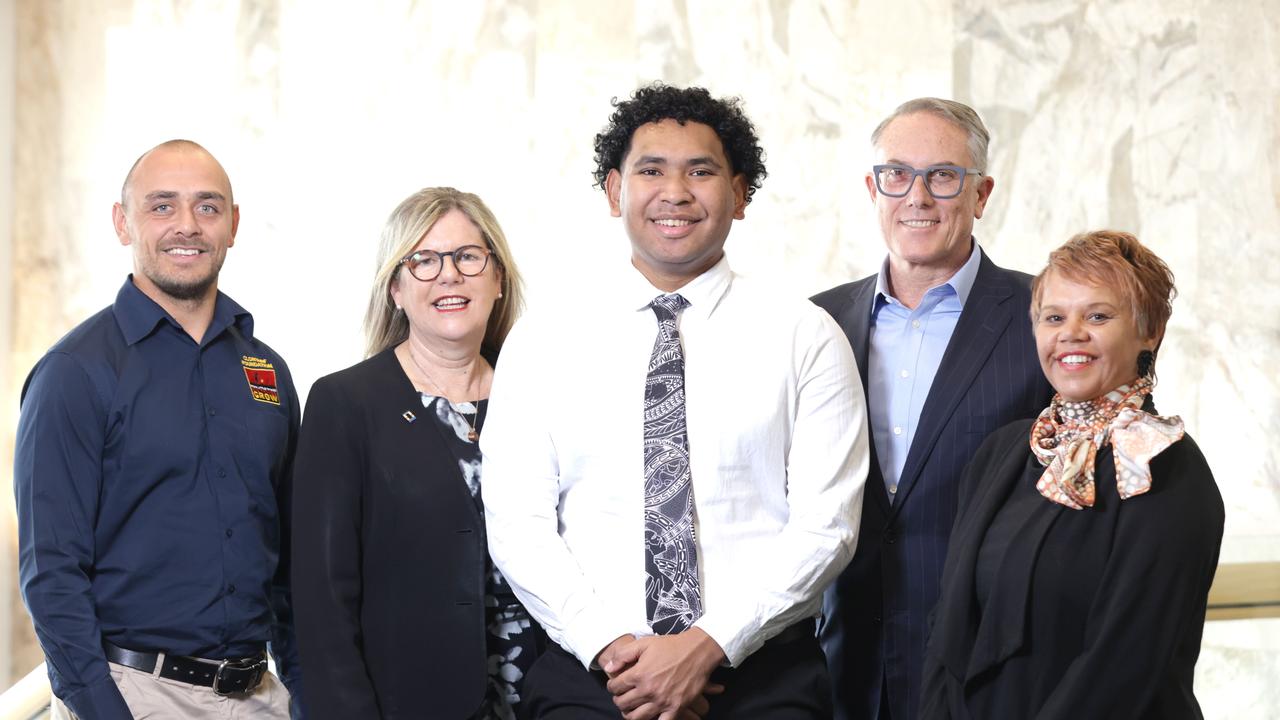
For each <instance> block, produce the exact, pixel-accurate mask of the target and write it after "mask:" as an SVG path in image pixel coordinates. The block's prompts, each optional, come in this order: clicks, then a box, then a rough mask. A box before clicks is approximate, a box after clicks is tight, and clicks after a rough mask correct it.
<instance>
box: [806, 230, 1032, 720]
mask: <svg viewBox="0 0 1280 720" xmlns="http://www.w3.org/2000/svg"><path fill="white" fill-rule="evenodd" d="M1030 284H1031V278H1030V277H1029V276H1028V275H1026V274H1024V273H1020V272H1014V271H1011V270H1005V269H1003V268H999V267H996V265H995V264H994V263H992V262H991V260H990V259H989V258H987V256H986V253H982V257H981V261H980V264H979V266H978V274H977V277H976V278H975V279H974V283H973V289H972V291H971V292H970V294H969V298H968V300H967V301H966V302H965V306H964V310H963V311H962V312H961V313H960V319H959V321H958V322H957V323H956V328H955V331H954V332H953V333H952V335H951V340H950V342H949V343H948V344H947V350H946V352H945V353H944V354H943V357H942V362H941V364H940V365H939V367H938V373H937V375H936V376H935V377H934V380H933V386H932V387H931V388H930V389H929V395H928V397H927V398H926V400H925V404H924V409H923V411H922V412H921V414H920V423H919V426H918V428H917V430H916V434H915V437H914V438H913V440H912V444H911V448H910V449H909V450H908V452H907V460H906V464H905V465H904V467H903V470H902V477H901V479H900V480H899V483H898V492H897V498H896V499H895V500H894V503H893V504H892V505H890V503H889V495H888V493H887V492H886V491H885V488H884V478H883V477H882V476H881V474H880V464H879V461H878V459H877V454H876V447H875V439H874V438H872V442H871V473H870V475H869V476H868V477H867V489H866V496H865V499H864V500H863V503H862V524H861V527H860V529H859V531H858V547H857V550H856V551H855V553H854V556H853V560H852V562H850V563H849V566H848V567H847V568H846V569H845V570H844V572H843V573H841V574H840V576H839V578H837V580H836V582H835V583H834V584H832V586H831V587H830V588H828V590H827V592H826V595H825V596H824V598H823V616H822V621H821V625H820V630H819V634H820V636H821V640H822V648H823V651H824V652H825V653H826V656H827V666H828V668H829V670H830V672H831V686H832V690H833V693H834V697H835V707H836V718H839V719H841V720H844V719H846V718H870V717H873V716H874V714H873V713H874V710H873V709H874V708H875V707H876V706H877V703H878V701H879V698H880V690H881V684H882V683H883V684H885V685H887V686H888V690H889V697H888V699H887V702H888V704H889V708H890V711H891V713H892V717H893V719H894V720H910V719H911V718H912V717H914V716H915V709H916V707H917V706H918V705H919V702H920V671H921V665H922V663H923V660H924V646H925V636H926V623H927V617H928V614H929V611H930V610H931V609H932V608H933V604H934V601H936V600H937V597H938V579H939V578H940V577H941V576H942V563H943V561H944V560H945V559H946V553H947V538H948V536H949V535H950V533H951V524H952V522H953V521H954V519H955V508H956V486H957V484H958V482H959V479H960V474H961V472H962V471H963V469H964V466H965V464H966V463H967V462H968V461H969V459H970V458H971V457H973V453H974V451H976V450H977V449H978V445H979V444H981V442H982V440H983V438H985V437H986V436H987V435H988V434H989V433H990V432H992V431H993V430H995V429H996V428H999V427H1001V426H1002V425H1004V424H1006V423H1008V422H1010V421H1012V420H1016V419H1018V418H1029V417H1034V416H1035V415H1037V414H1038V413H1039V412H1040V411H1041V410H1042V409H1044V408H1045V406H1047V405H1048V404H1049V400H1050V398H1051V397H1052V395H1053V389H1052V388H1051V387H1050V386H1049V383H1048V381H1046V380H1045V378H1044V373H1043V372H1042V371H1041V369H1040V362H1039V360H1038V359H1037V357H1036V343H1035V335H1034V334H1033V333H1032V328H1031V320H1030V316H1029V315H1028V309H1029V307H1030V305H1031V290H1030ZM875 288H876V276H874V275H872V276H871V277H868V278H864V279H862V280H858V281H857V282H852V283H848V284H846V285H841V286H839V287H836V288H833V289H831V290H828V291H826V292H824V293H822V294H820V295H816V296H814V298H813V301H814V302H815V303H817V304H818V305H819V306H821V307H822V308H824V309H825V310H826V311H827V312H828V313H830V314H831V316H832V317H833V318H835V319H836V322H838V323H839V324H840V327H841V328H842V329H844V332H845V334H846V335H847V336H848V337H849V343H850V344H851V345H852V346H853V354H854V357H855V358H856V359H857V361H858V371H859V372H860V373H861V375H862V389H863V391H864V393H865V391H866V389H867V351H868V344H869V340H870V330H871V303H872V302H873V300H874V299H875V294H876V293H875Z"/></svg>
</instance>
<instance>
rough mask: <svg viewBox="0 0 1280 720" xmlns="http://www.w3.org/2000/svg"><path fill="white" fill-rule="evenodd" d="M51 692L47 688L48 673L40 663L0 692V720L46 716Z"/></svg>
mask: <svg viewBox="0 0 1280 720" xmlns="http://www.w3.org/2000/svg"><path fill="white" fill-rule="evenodd" d="M52 699H53V693H52V691H50V690H49V673H48V672H46V671H45V669H44V663H40V664H39V665H37V666H36V667H35V669H34V670H32V671H31V672H29V673H27V676H26V677H24V678H22V679H21V680H19V681H18V682H16V683H14V684H13V687H11V688H9V689H8V690H5V691H4V693H3V694H0V720H38V719H39V718H44V717H48V714H49V702H50V701H51V700H52Z"/></svg>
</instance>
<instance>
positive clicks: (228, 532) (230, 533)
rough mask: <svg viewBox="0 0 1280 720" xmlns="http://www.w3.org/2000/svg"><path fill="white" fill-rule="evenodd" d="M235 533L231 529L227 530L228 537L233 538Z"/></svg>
mask: <svg viewBox="0 0 1280 720" xmlns="http://www.w3.org/2000/svg"><path fill="white" fill-rule="evenodd" d="M234 534H235V533H233V532H231V528H227V537H231V536H232V535H234Z"/></svg>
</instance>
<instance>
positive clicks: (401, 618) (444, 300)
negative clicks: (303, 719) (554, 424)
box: [293, 188, 543, 720]
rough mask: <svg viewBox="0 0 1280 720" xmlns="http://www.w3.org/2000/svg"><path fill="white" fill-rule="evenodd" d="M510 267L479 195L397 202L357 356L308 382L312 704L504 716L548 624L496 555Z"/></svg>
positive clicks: (299, 501) (514, 281)
mask: <svg viewBox="0 0 1280 720" xmlns="http://www.w3.org/2000/svg"><path fill="white" fill-rule="evenodd" d="M520 307H521V282H520V275H519V272H518V271H517V270H516V265H515V262H514V260H513V259H512V257H511V252H510V250H509V248H508V246H507V241H506V238H505V237H504V235H503V233H502V229H501V228H500V227H499V226H498V222H497V220H496V219H495V218H494V216H493V213H491V212H490V211H489V209H488V208H487V207H486V206H485V204H484V203H483V202H482V201H481V200H480V198H478V197H477V196H475V195H472V194H470V193H464V192H459V191H457V190H454V189H452V188H427V189H424V190H421V191H419V192H417V193H414V194H413V195H411V196H410V197H408V198H407V199H406V200H405V201H404V202H402V203H401V204H400V206H399V207H397V208H396V210H395V211H394V212H393V213H392V214H391V217H390V218H389V220H388V221H387V225H386V228H385V229H384V231H383V234H382V244H381V248H380V250H379V257H378V273H377V275H376V277H375V278H374V286H373V292H372V294H371V296H370V299H369V309H368V312H367V314H366V317H365V334H366V338H367V346H366V355H367V359H366V360H364V361H363V362H361V363H359V364H357V365H355V366H353V367H350V368H347V369H346V370H342V371H341V372H337V373H334V374H333V375H330V376H328V377H325V378H321V379H320V380H319V381H317V382H316V384H315V386H314V387H313V388H312V390H311V394H310V397H309V398H308V400H307V406H306V414H305V417H304V420H303V427H302V431H301V436H300V439H299V443H298V454H297V460H296V467H295V471H294V472H295V487H296V488H297V491H296V495H295V498H296V500H295V507H294V511H293V517H294V534H293V546H294V548H295V550H294V555H293V580H294V583H295V585H294V596H295V598H296V608H297V610H296V612H297V625H298V635H299V644H300V648H301V650H302V665H303V667H304V668H305V669H304V670H303V673H304V676H305V680H304V683H305V689H304V694H305V698H306V702H307V709H308V713H309V717H311V718H320V719H321V720H323V719H324V718H334V719H338V718H341V719H342V720H349V719H350V718H397V717H400V718H422V717H432V718H484V719H489V718H503V719H506V718H512V717H514V716H515V712H516V709H517V708H518V705H519V701H520V688H521V684H522V680H523V676H524V672H525V670H527V669H528V667H529V665H530V664H531V663H532V662H533V659H534V657H535V656H536V655H537V654H538V652H539V650H540V648H541V645H542V642H543V641H542V640H541V631H540V630H539V629H538V628H537V627H536V625H534V624H533V623H532V622H531V620H530V619H529V615H528V613H527V612H526V611H525V610H524V608H523V607H522V606H521V605H520V603H519V602H518V601H517V600H516V599H515V596H514V595H513V594H512V592H511V589H510V587H508V585H507V583H506V582H505V580H504V579H503V578H502V576H501V575H500V574H499V573H498V572H497V571H496V570H495V569H494V568H493V565H492V562H491V561H490V560H489V555H488V552H487V549H486V541H485V528H484V513H483V507H482V505H481V499H480V450H479V445H478V440H479V437H480V433H481V432H482V431H483V427H484V418H485V410H486V403H487V398H488V396H489V385H490V382H491V380H492V378H493V363H494V362H495V360H496V359H497V355H498V352H499V350H501V348H502V342H503V340H504V338H506V335H507V332H508V331H509V330H510V329H511V325H512V323H513V322H514V321H515V318H516V315H517V314H518V313H519V311H520Z"/></svg>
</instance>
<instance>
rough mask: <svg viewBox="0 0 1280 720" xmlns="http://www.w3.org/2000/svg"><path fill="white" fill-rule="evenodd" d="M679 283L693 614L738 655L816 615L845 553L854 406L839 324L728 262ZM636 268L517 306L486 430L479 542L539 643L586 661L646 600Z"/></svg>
mask: <svg viewBox="0 0 1280 720" xmlns="http://www.w3.org/2000/svg"><path fill="white" fill-rule="evenodd" d="M677 292H679V294H681V295H683V296H684V297H685V299H686V300H688V301H689V303H690V306H689V307H688V308H686V309H685V310H684V311H683V312H682V313H681V314H680V317H679V324H680V337H681V340H682V342H683V346H684V356H685V394H686V412H687V424H688V438H689V455H690V468H691V471H692V475H693V488H694V502H695V508H696V535H697V544H698V559H699V569H700V572H701V578H700V584H701V590H702V599H703V608H704V612H703V615H702V617H701V618H700V619H699V620H698V621H697V622H696V623H694V624H695V625H696V626H698V627H699V628H701V629H702V630H703V631H705V632H706V633H707V634H708V635H710V636H711V638H712V639H714V640H715V641H716V642H717V643H719V645H720V647H721V649H723V650H724V652H725V655H726V657H727V658H728V660H729V663H730V664H731V665H734V666H737V665H739V664H740V663H741V662H742V661H743V660H744V659H745V658H746V657H747V656H749V655H750V654H751V653H752V652H754V651H755V650H756V649H758V648H759V647H760V646H761V645H762V644H763V643H764V642H765V640H767V639H768V638H770V637H772V636H773V635H776V634H777V633H779V632H781V631H782V630H783V629H785V628H786V627H787V626H788V625H790V624H792V623H795V622H797V621H798V620H801V619H804V618H808V617H814V616H816V615H817V614H818V612H819V611H820V609H821V594H822V591H823V589H824V588H825V587H826V586H827V584H828V583H830V582H831V581H832V580H833V579H835V577H836V575H838V574H839V573H840V571H841V570H843V569H844V567H845V565H846V564H848V562H849V560H850V558H851V557H852V555H853V549H854V545H855V541H856V540H857V531H858V522H859V519H860V517H861V508H862V493H863V486H864V484H865V481H866V477H867V468H868V456H867V452H868V450H867V447H868V446H867V429H866V425H867V415H866V407H865V402H864V400H863V396H862V393H861V392H860V387H859V379H858V370H857V367H856V365H855V361H854V359H853V353H852V351H851V350H850V347H849V342H848V340H846V339H845V336H844V334H843V333H842V332H841V330H840V328H839V327H838V326H837V325H836V323H835V321H833V320H832V319H831V317H830V316H829V315H827V313H826V312H824V311H823V310H821V309H820V308H818V307H817V306H815V305H812V304H811V303H809V302H807V301H804V300H800V299H790V298H784V297H779V296H778V295H777V294H776V293H775V292H773V291H771V290H770V289H769V288H768V287H764V286H759V285H753V284H752V283H751V282H750V281H746V280H744V279H743V278H741V277H739V276H736V275H734V274H733V272H732V271H731V270H730V269H729V264H728V261H727V260H726V259H723V258H722V259H721V260H720V262H719V263H718V264H716V266H715V267H713V268H712V269H710V270H708V271H707V272H705V273H703V274H702V275H700V276H699V277H697V278H695V279H694V280H692V281H691V282H689V283H688V284H687V285H685V286H684V287H682V288H680V289H679V290H678V291H677ZM661 294H662V292H661V291H660V290H657V289H656V288H654V287H653V286H652V285H650V284H649V282H648V281H647V280H645V278H644V276H643V275H641V274H640V273H639V272H638V271H636V270H634V269H631V268H628V270H627V272H626V275H625V277H621V278H618V281H617V282H616V283H615V284H613V285H612V286H610V288H609V289H608V290H605V291H604V292H603V293H601V294H600V295H595V294H587V293H583V294H582V295H579V296H578V297H577V298H576V301H575V302H572V303H565V304H564V305H560V306H552V307H546V308H544V312H540V313H536V314H534V313H530V314H529V315H526V316H525V317H524V318H523V319H521V320H520V322H519V323H518V324H517V325H516V327H515V328H514V329H513V330H512V332H511V334H510V336H509V337H508V338H507V341H506V343H505V345H504V346H503V348H502V353H501V355H500V357H499V360H498V366H497V372H496V373H495V376H494V381H493V388H492V392H491V393H490V398H489V411H488V417H487V418H486V421H485V427H484V432H483V433H482V436H481V440H480V443H481V449H482V450H483V452H484V470H483V477H484V488H483V491H482V492H483V495H484V505H485V516H486V519H487V523H488V537H489V549H490V553H491V554H492V555H493V559H494V561H495V562H496V563H497V565H498V567H499V568H500V569H501V571H502V573H503V575H505V576H506V578H507V580H508V581H509V582H510V583H511V586H512V588H513V589H514V590H515V592H516V595H517V596H518V597H519V598H520V600H521V601H522V602H523V603H524V604H525V607H527V608H528V609H529V611H530V612H531V613H532V614H533V616H534V617H535V618H537V620H538V621H539V622H540V623H542V625H543V627H545V628H546V630H547V633H548V634H549V635H550V636H551V639H552V640H554V641H555V642H557V643H559V644H560V645H561V646H563V647H564V648H565V649H567V650H569V651H570V652H572V653H573V654H574V655H576V656H577V657H578V658H579V659H580V660H581V661H582V663H583V665H584V666H587V667H589V666H590V664H591V662H592V661H593V660H594V659H595V656H596V655H597V654H598V653H599V652H600V651H601V650H603V649H604V648H605V646H606V645H608V644H609V643H610V642H612V641H613V640H614V639H615V638H617V637H619V636H621V635H624V634H628V633H630V634H635V635H651V634H652V631H651V630H650V629H649V626H648V623H647V618H646V611H645V592H644V587H645V578H646V575H645V556H644V553H645V550H644V517H643V516H644V453H643V443H644V425H643V408H644V387H645V378H646V376H647V373H648V364H649V356H650V354H651V353H652V351H653V344H654V340H655V338H656V337H657V332H658V324H657V319H656V318H655V316H654V314H653V311H652V310H651V309H649V307H648V306H649V303H650V302H652V300H653V299H654V298H655V297H657V296H658V295H661Z"/></svg>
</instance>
